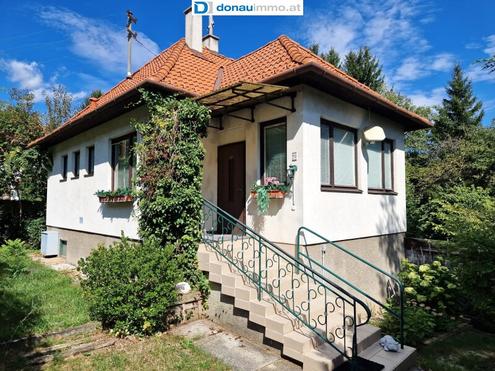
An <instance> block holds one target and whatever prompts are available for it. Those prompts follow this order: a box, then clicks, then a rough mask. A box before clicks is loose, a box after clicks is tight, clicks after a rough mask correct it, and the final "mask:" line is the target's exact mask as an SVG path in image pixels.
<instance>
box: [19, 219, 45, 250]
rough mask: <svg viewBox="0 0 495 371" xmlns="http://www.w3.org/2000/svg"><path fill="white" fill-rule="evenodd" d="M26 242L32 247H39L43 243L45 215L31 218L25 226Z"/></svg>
mask: <svg viewBox="0 0 495 371" xmlns="http://www.w3.org/2000/svg"><path fill="white" fill-rule="evenodd" d="M24 230H25V231H26V237H25V239H26V242H27V243H28V244H29V246H30V247H31V248H32V249H39V248H40V245H41V232H43V231H44V230H45V217H39V218H33V219H29V220H28V221H27V222H26V223H25V226H24Z"/></svg>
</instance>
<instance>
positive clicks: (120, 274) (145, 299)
mask: <svg viewBox="0 0 495 371" xmlns="http://www.w3.org/2000/svg"><path fill="white" fill-rule="evenodd" d="M179 264H180V261H178V260H177V259H176V258H175V257H174V251H173V249H172V246H171V245H169V246H166V247H161V246H160V245H158V243H157V242H156V241H152V240H149V239H147V240H145V242H144V243H143V244H137V243H131V242H129V241H128V240H126V239H122V241H121V242H118V243H115V244H114V245H112V246H111V248H106V247H105V246H99V247H98V248H97V249H95V250H94V251H92V253H91V255H90V256H89V257H88V258H87V259H84V260H81V261H80V263H79V267H80V270H81V272H82V273H83V274H84V275H85V277H86V279H85V280H84V281H83V282H82V287H83V289H84V292H85V297H86V298H87V300H88V303H89V307H90V314H91V318H93V319H95V320H98V321H100V322H101V323H102V325H103V327H104V328H107V329H112V330H113V331H114V332H115V333H116V334H117V335H121V336H125V335H129V334H143V335H144V334H150V333H154V332H156V331H160V330H163V329H165V328H166V326H167V324H168V322H169V321H170V320H171V319H170V318H168V311H169V306H170V305H172V304H174V303H175V301H176V297H177V295H176V290H175V284H176V283H177V282H180V281H181V280H182V272H180V271H179V269H178V266H179Z"/></svg>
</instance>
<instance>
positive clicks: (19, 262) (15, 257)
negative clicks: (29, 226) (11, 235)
mask: <svg viewBox="0 0 495 371" xmlns="http://www.w3.org/2000/svg"><path fill="white" fill-rule="evenodd" d="M28 264H29V257H28V256H27V246H26V244H25V243H24V242H23V241H21V240H19V239H17V240H8V241H6V242H5V243H4V244H3V245H2V246H0V277H1V276H5V275H6V276H8V277H17V276H18V275H19V274H22V273H24V272H25V271H26V269H27V266H28Z"/></svg>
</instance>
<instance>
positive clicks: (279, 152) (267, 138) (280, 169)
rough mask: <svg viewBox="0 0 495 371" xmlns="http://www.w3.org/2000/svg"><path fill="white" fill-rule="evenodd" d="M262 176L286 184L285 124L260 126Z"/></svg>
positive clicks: (279, 122)
mask: <svg viewBox="0 0 495 371" xmlns="http://www.w3.org/2000/svg"><path fill="white" fill-rule="evenodd" d="M262 128H263V129H262V130H263V133H262V135H263V171H264V173H263V176H264V178H265V179H266V178H277V180H278V181H279V182H281V183H286V182H287V124H286V123H285V120H284V121H283V122H281V121H278V122H277V123H271V124H262Z"/></svg>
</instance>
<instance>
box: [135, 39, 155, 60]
mask: <svg viewBox="0 0 495 371" xmlns="http://www.w3.org/2000/svg"><path fill="white" fill-rule="evenodd" d="M134 40H136V42H137V43H138V44H140V45H141V46H142V47H143V48H144V49H146V50H147V51H148V52H150V53H151V54H153V55H154V56H155V57H157V56H158V54H157V53H155V52H154V51H152V50H150V49H148V47H147V46H146V45H144V44H143V43H142V42H141V41H139V40H138V39H137V36H134Z"/></svg>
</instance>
